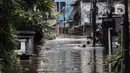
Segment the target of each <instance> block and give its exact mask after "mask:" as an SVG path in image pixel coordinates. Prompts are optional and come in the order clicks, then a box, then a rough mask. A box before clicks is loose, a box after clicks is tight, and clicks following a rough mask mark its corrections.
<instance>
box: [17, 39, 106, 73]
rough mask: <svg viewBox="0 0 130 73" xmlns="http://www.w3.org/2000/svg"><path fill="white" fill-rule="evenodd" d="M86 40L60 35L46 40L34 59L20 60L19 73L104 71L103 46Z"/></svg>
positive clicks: (87, 72)
mask: <svg viewBox="0 0 130 73" xmlns="http://www.w3.org/2000/svg"><path fill="white" fill-rule="evenodd" d="M86 41H87V39H86V38H60V37H59V38H57V39H54V40H49V41H46V43H45V45H43V46H41V50H40V51H39V53H38V54H37V55H34V56H33V57H32V60H30V61H20V71H19V72H17V73H94V71H95V73H104V72H103V53H102V51H103V48H102V47H96V48H93V47H91V44H90V45H88V44H87V43H86ZM94 49H96V50H95V53H94Z"/></svg>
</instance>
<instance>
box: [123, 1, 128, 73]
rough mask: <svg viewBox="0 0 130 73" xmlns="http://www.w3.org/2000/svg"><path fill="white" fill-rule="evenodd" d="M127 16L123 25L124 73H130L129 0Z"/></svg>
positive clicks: (125, 3)
mask: <svg viewBox="0 0 130 73" xmlns="http://www.w3.org/2000/svg"><path fill="white" fill-rule="evenodd" d="M124 5H125V14H124V24H123V48H124V49H123V52H124V73H130V70H129V68H130V67H129V65H130V63H129V58H130V56H129V20H128V0H124Z"/></svg>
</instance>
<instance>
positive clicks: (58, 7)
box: [56, 2, 65, 12]
mask: <svg viewBox="0 0 130 73" xmlns="http://www.w3.org/2000/svg"><path fill="white" fill-rule="evenodd" d="M64 6H65V2H56V10H57V12H62V10H63V7H64Z"/></svg>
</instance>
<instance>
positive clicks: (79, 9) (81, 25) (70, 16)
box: [55, 0, 121, 35]
mask: <svg viewBox="0 0 130 73" xmlns="http://www.w3.org/2000/svg"><path fill="white" fill-rule="evenodd" d="M118 1H120V0H114V2H113V7H114V5H115V4H116V3H117V2H118ZM55 2H56V10H57V11H58V12H60V13H61V15H60V16H59V17H58V18H57V28H58V30H57V31H58V32H59V33H63V32H64V31H63V30H65V32H64V33H65V34H74V35H89V34H90V33H92V24H91V20H92V0H55ZM64 6H65V9H64ZM107 6H108V4H107V0H98V2H97V12H96V13H97V21H96V23H97V25H98V24H102V19H103V17H104V16H106V11H107V10H108V8H107ZM115 19H116V20H115V22H116V25H115V26H116V31H119V28H120V27H119V25H118V24H120V23H121V22H120V21H121V20H120V18H115ZM64 21H65V22H64Z"/></svg>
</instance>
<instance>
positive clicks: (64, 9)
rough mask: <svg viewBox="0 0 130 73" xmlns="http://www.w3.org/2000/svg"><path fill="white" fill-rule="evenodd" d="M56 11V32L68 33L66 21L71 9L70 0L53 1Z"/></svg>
mask: <svg viewBox="0 0 130 73" xmlns="http://www.w3.org/2000/svg"><path fill="white" fill-rule="evenodd" d="M55 3H56V8H55V9H56V11H57V12H59V13H60V15H59V16H58V18H57V25H56V26H57V32H58V34H59V33H61V34H62V33H64V34H66V33H68V29H69V25H68V22H67V20H68V19H69V16H70V13H71V11H72V7H71V6H70V0H55Z"/></svg>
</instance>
